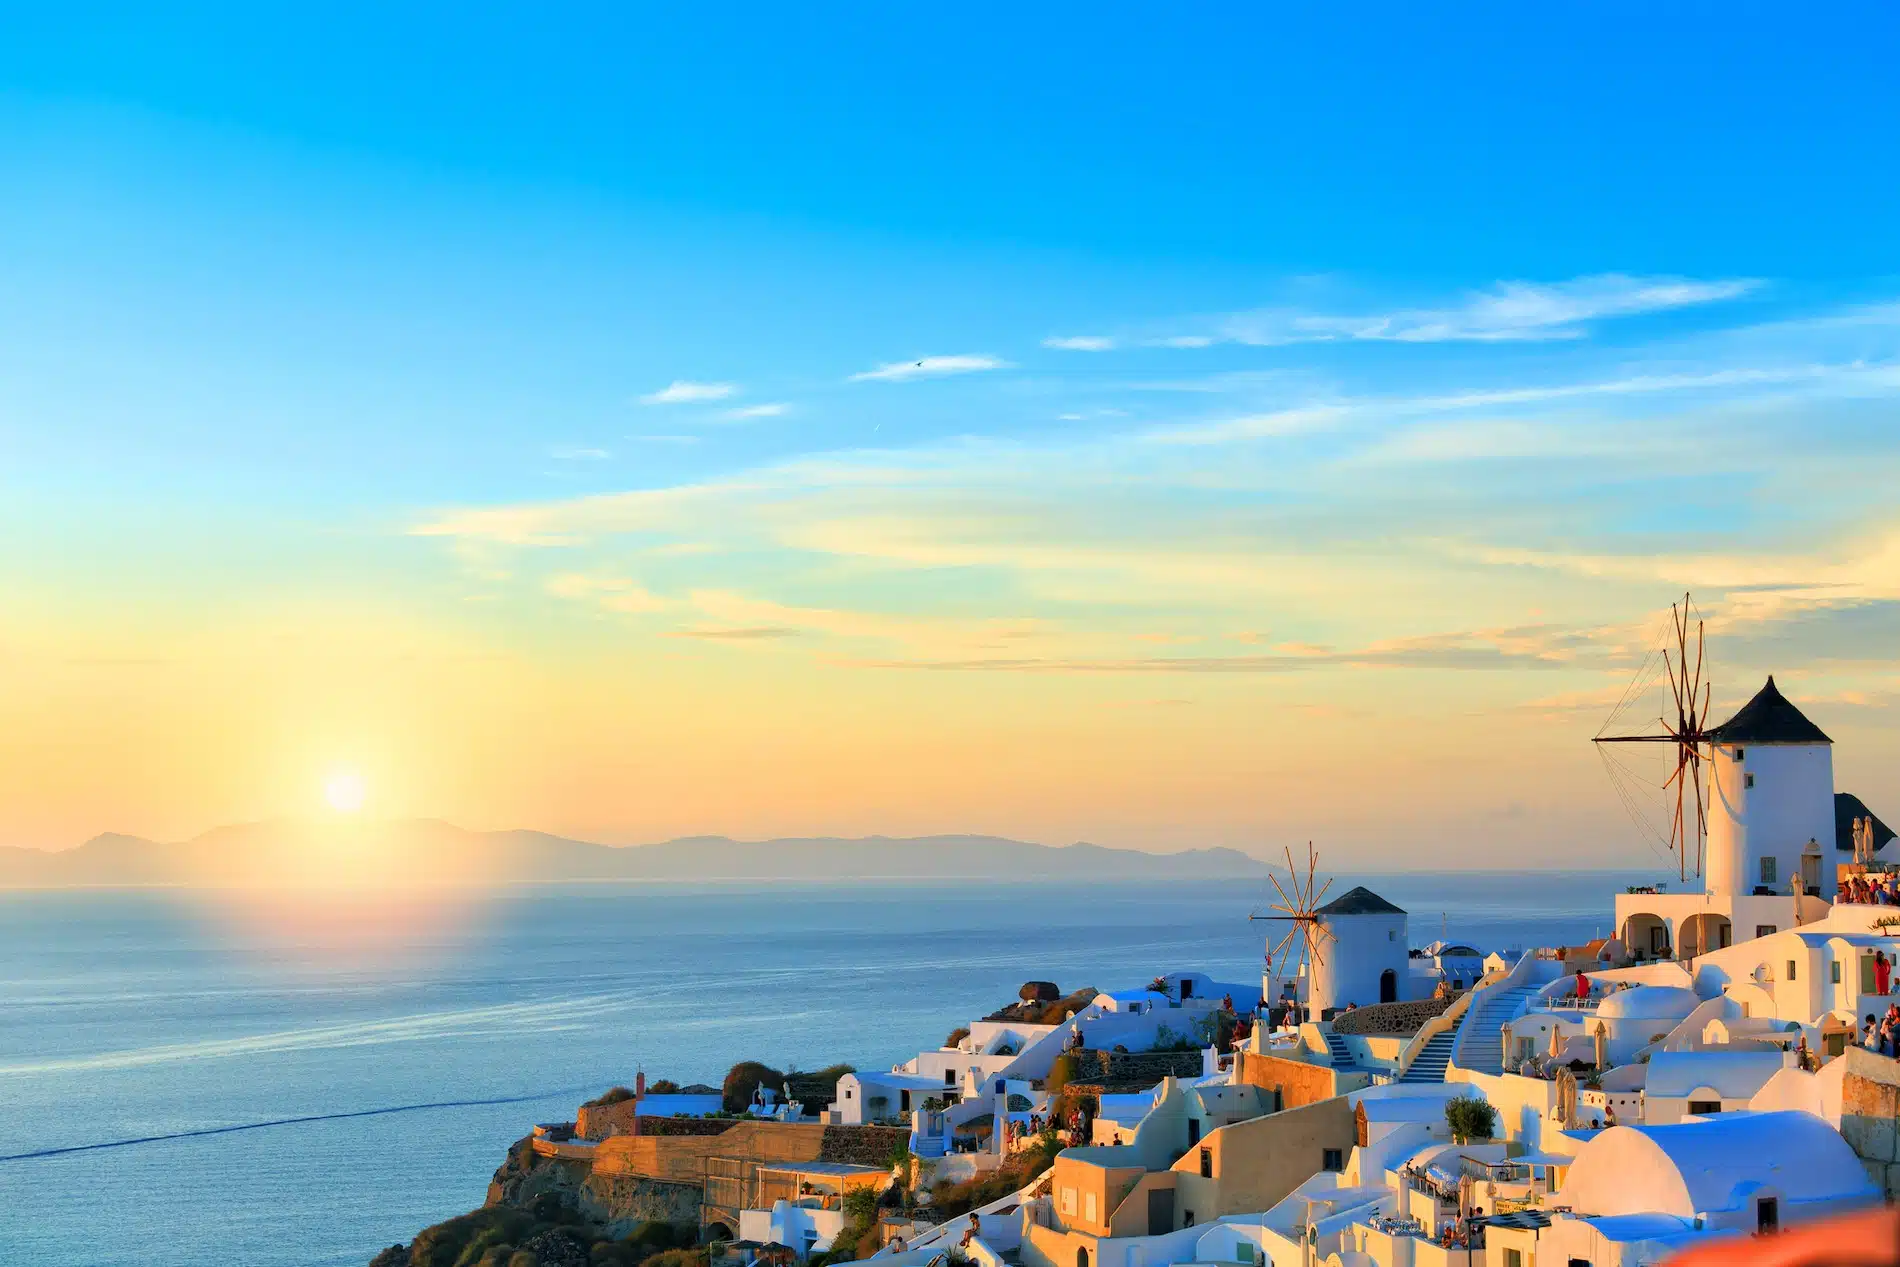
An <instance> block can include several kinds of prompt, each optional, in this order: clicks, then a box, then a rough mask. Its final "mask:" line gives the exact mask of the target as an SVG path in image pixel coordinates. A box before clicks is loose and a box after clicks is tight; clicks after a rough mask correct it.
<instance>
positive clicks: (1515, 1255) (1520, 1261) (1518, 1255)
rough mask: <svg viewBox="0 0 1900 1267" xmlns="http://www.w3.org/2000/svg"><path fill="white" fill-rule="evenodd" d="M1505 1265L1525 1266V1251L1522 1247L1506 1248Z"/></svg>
mask: <svg viewBox="0 0 1900 1267" xmlns="http://www.w3.org/2000/svg"><path fill="white" fill-rule="evenodd" d="M1504 1267H1524V1251H1523V1250H1521V1249H1507V1250H1505V1251H1504Z"/></svg>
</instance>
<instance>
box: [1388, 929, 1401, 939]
mask: <svg viewBox="0 0 1900 1267" xmlns="http://www.w3.org/2000/svg"><path fill="white" fill-rule="evenodd" d="M1385 939H1386V940H1387V941H1397V940H1398V939H1399V930H1398V929H1396V928H1388V929H1386V930H1385Z"/></svg>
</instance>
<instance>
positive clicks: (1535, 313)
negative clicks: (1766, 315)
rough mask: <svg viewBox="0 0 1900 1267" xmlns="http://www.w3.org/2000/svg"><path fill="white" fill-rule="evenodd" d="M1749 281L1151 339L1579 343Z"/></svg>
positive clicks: (1713, 299)
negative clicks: (1599, 327) (1593, 329)
mask: <svg viewBox="0 0 1900 1267" xmlns="http://www.w3.org/2000/svg"><path fill="white" fill-rule="evenodd" d="M1760 285H1761V283H1760V282H1758V281H1756V280H1754V279H1752V278H1724V279H1717V280H1710V281H1702V280H1697V279H1694V278H1687V277H1632V276H1629V275H1627V274H1623V273H1604V274H1600V275H1598V276H1594V277H1579V278H1575V279H1573V280H1571V281H1567V282H1526V281H1505V282H1499V283H1497V284H1496V285H1494V286H1492V287H1490V288H1489V289H1486V290H1479V291H1472V292H1470V293H1468V294H1467V295H1465V296H1464V297H1463V298H1462V299H1461V300H1459V301H1458V302H1456V303H1452V304H1446V305H1442V306H1437V307H1423V308H1401V309H1395V310H1391V311H1383V312H1381V311H1370V312H1357V313H1326V312H1313V311H1309V310H1305V309H1300V308H1294V307H1269V308H1260V309H1255V310H1253V311H1250V312H1237V313H1230V314H1228V315H1226V316H1224V317H1218V318H1215V319H1213V320H1211V321H1210V322H1208V323H1207V327H1206V328H1205V329H1203V330H1200V331H1188V332H1177V333H1170V334H1164V335H1159V336H1153V337H1149V338H1147V339H1144V340H1143V342H1145V343H1147V344H1149V345H1151V346H1155V347H1175V348H1196V347H1208V346H1210V345H1212V344H1215V343H1240V344H1245V345H1248V346H1253V347H1275V346H1280V345H1284V344H1290V343H1333V342H1385V343H1452V342H1474V343H1502V342H1522V341H1533V340H1549V339H1581V338H1584V337H1585V336H1586V335H1587V334H1588V333H1589V329H1590V323H1591V322H1594V321H1602V320H1607V319H1610V318H1615V317H1630V316H1639V315H1642V314H1645V313H1656V312H1665V311H1669V310H1671V309H1676V308H1687V307H1693V306H1696V305H1700V304H1710V303H1718V302H1721V301H1723V300H1729V299H1737V298H1740V297H1741V296H1743V295H1746V294H1748V293H1750V292H1751V291H1754V290H1756V289H1758V288H1759V287H1760Z"/></svg>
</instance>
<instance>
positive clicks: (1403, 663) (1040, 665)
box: [856, 626, 1592, 674]
mask: <svg viewBox="0 0 1900 1267" xmlns="http://www.w3.org/2000/svg"><path fill="white" fill-rule="evenodd" d="M1591 650H1592V644H1591V641H1590V639H1589V636H1588V634H1587V632H1584V631H1575V630H1563V629H1558V628H1555V627H1550V626H1527V627H1524V628H1518V629H1495V630H1472V631H1469V632H1460V633H1445V634H1430V635H1425V636H1422V637H1413V638H1395V639H1389V640H1385V641H1382V642H1377V643H1373V644H1370V645H1368V646H1365V647H1360V648H1356V649H1349V650H1336V649H1334V648H1330V647H1308V646H1302V645H1300V644H1296V643H1289V644H1286V645H1284V646H1282V647H1279V648H1276V649H1275V650H1274V651H1273V652H1270V653H1267V654H1263V655H1245V656H1131V657H1113V658H1102V659H1076V658H1055V657H1051V658H1046V659H1044V658H1027V657H1020V656H1011V657H1000V656H999V657H994V658H977V659H955V660H873V661H860V662H858V663H857V664H856V667H859V668H876V669H929V670H939V671H941V670H950V671H960V672H990V673H1189V674H1199V673H1216V674H1225V673H1302V672H1309V671H1312V670H1315V669H1324V668H1351V669H1452V670H1467V671H1469V670H1496V669H1519V670H1521V669H1561V668H1569V667H1573V666H1574V664H1575V662H1576V661H1577V659H1578V655H1579V653H1580V652H1582V653H1586V654H1587V653H1588V652H1589V651H1591Z"/></svg>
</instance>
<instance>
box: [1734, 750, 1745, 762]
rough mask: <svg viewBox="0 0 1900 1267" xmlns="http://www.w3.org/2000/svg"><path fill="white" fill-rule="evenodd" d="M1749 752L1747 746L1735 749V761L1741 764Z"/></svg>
mask: <svg viewBox="0 0 1900 1267" xmlns="http://www.w3.org/2000/svg"><path fill="white" fill-rule="evenodd" d="M1747 754H1748V750H1747V749H1746V748H1737V749H1736V750H1735V763H1736V764H1737V765H1740V764H1741V761H1742V758H1743V757H1744V756H1746V755H1747Z"/></svg>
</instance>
